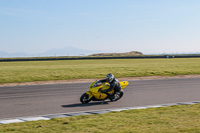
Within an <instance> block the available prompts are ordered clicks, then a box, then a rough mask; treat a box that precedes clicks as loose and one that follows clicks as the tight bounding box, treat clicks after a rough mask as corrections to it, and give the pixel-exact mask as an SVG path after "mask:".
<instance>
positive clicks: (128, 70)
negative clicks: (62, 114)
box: [0, 58, 200, 83]
mask: <svg viewBox="0 0 200 133" xmlns="http://www.w3.org/2000/svg"><path fill="white" fill-rule="evenodd" d="M199 68H200V58H186V59H176V58H174V59H102V60H65V61H27V62H0V83H15V82H32V81H50V80H67V79H89V78H105V76H106V74H108V73H113V74H114V75H115V76H116V77H118V78H119V77H140V76H175V75H191V74H200V69H199Z"/></svg>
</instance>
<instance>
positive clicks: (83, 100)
mask: <svg viewBox="0 0 200 133" xmlns="http://www.w3.org/2000/svg"><path fill="white" fill-rule="evenodd" d="M91 100H92V99H90V98H89V95H88V94H86V93H84V94H83V95H82V96H81V97H80V101H81V103H83V104H86V103H89V102H90V101H91Z"/></svg>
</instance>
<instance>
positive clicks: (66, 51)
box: [40, 46, 98, 56]
mask: <svg viewBox="0 0 200 133" xmlns="http://www.w3.org/2000/svg"><path fill="white" fill-rule="evenodd" d="M96 52H98V51H93V50H84V49H79V48H75V47H72V46H69V47H64V48H59V49H50V50H48V51H46V52H44V53H41V54H40V55H42V56H86V55H89V54H92V53H96Z"/></svg>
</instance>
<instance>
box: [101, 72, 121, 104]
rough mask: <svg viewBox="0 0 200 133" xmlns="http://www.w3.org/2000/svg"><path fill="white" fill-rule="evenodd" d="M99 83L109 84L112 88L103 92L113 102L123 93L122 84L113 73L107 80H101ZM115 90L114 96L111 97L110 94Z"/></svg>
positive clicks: (108, 75)
mask: <svg viewBox="0 0 200 133" xmlns="http://www.w3.org/2000/svg"><path fill="white" fill-rule="evenodd" d="M98 82H108V83H109V84H110V88H109V89H107V90H103V91H101V92H102V93H105V94H107V95H108V97H110V98H111V100H113V101H114V100H115V99H116V98H117V97H118V96H119V95H120V92H121V84H120V83H119V81H118V80H117V79H116V78H115V77H114V75H113V74H112V73H109V74H107V76H106V79H102V80H99V81H98ZM112 90H114V93H113V95H110V94H109V93H108V92H110V91H112Z"/></svg>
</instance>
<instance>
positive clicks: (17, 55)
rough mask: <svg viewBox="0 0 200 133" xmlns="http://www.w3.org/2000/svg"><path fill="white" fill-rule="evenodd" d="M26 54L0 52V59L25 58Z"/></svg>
mask: <svg viewBox="0 0 200 133" xmlns="http://www.w3.org/2000/svg"><path fill="white" fill-rule="evenodd" d="M26 56H27V54H25V53H22V52H17V53H7V52H4V51H0V57H26Z"/></svg>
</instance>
